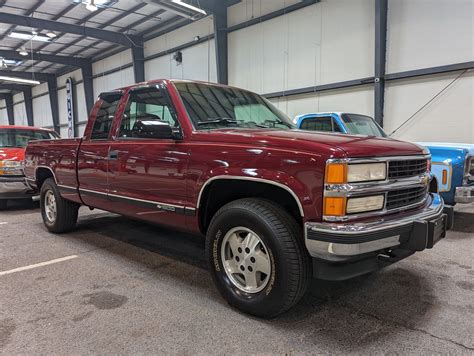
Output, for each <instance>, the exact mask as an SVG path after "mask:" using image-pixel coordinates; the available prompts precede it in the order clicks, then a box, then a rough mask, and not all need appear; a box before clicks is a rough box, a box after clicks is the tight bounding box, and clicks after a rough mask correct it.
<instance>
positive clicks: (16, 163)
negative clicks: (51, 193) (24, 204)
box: [0, 126, 58, 210]
mask: <svg viewBox="0 0 474 356" xmlns="http://www.w3.org/2000/svg"><path fill="white" fill-rule="evenodd" d="M55 138H58V135H57V134H56V133H55V132H54V131H51V130H47V129H39V128H34V127H29V126H26V127H25V126H0V210H3V209H5V208H6V206H7V202H8V200H12V199H31V198H32V196H33V193H34V191H33V190H32V189H31V188H30V187H28V185H27V184H26V183H25V177H24V175H23V159H24V157H25V147H26V145H27V143H28V142H29V141H31V140H49V139H55Z"/></svg>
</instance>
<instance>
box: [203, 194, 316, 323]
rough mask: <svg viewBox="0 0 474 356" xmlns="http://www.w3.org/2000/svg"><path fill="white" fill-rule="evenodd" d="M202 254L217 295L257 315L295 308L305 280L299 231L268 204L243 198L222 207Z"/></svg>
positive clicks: (304, 253) (304, 257)
mask: <svg viewBox="0 0 474 356" xmlns="http://www.w3.org/2000/svg"><path fill="white" fill-rule="evenodd" d="M206 252H207V257H208V261H209V264H210V270H211V272H212V276H213V279H214V282H215V283H216V285H217V288H218V289H219V291H220V292H221V294H222V296H223V297H224V298H225V299H226V300H227V302H228V303H229V304H230V305H232V306H234V307H236V308H237V309H239V310H241V311H243V312H245V313H248V314H252V315H255V316H258V317H263V318H272V317H275V316H277V315H278V314H281V313H283V312H285V311H287V310H288V309H290V308H291V307H293V306H294V305H296V304H297V303H298V302H299V300H300V299H301V297H302V296H303V295H304V293H305V292H306V289H307V287H308V284H309V282H310V273H311V264H310V258H309V255H308V253H307V251H306V248H305V247H304V244H303V239H302V231H301V227H300V226H299V225H298V223H297V222H296V221H295V219H294V218H293V217H292V216H290V215H289V214H288V213H287V212H286V211H285V210H283V209H282V208H281V207H280V206H278V205H276V204H274V203H273V202H270V201H266V200H262V199H254V198H248V199H240V200H236V201H233V202H231V203H228V204H227V205H225V206H224V207H222V208H221V209H220V210H219V211H218V212H217V213H216V214H215V216H214V217H213V218H212V221H211V224H210V226H209V229H208V232H207V238H206Z"/></svg>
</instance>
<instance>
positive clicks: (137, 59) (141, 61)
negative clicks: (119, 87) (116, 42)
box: [132, 45, 145, 83]
mask: <svg viewBox="0 0 474 356" xmlns="http://www.w3.org/2000/svg"><path fill="white" fill-rule="evenodd" d="M132 60H133V75H134V76H135V83H141V82H144V81H145V53H144V50H143V46H142V45H140V46H133V47H132Z"/></svg>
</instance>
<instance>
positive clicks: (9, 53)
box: [0, 50, 88, 67]
mask: <svg viewBox="0 0 474 356" xmlns="http://www.w3.org/2000/svg"><path fill="white" fill-rule="evenodd" d="M0 57H3V58H8V59H15V60H19V61H26V60H35V61H41V62H51V63H58V64H64V65H67V66H71V67H81V66H82V64H83V63H84V62H86V61H88V59H86V58H78V57H68V56H59V55H53V54H44V53H37V52H35V53H33V55H31V54H30V55H28V56H22V55H20V54H19V53H18V52H17V51H13V50H0Z"/></svg>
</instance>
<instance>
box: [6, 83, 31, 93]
mask: <svg viewBox="0 0 474 356" xmlns="http://www.w3.org/2000/svg"><path fill="white" fill-rule="evenodd" d="M28 88H31V86H29V85H22V84H6V83H0V90H10V91H12V92H13V91H15V92H21V91H24V90H26V89H28Z"/></svg>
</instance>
